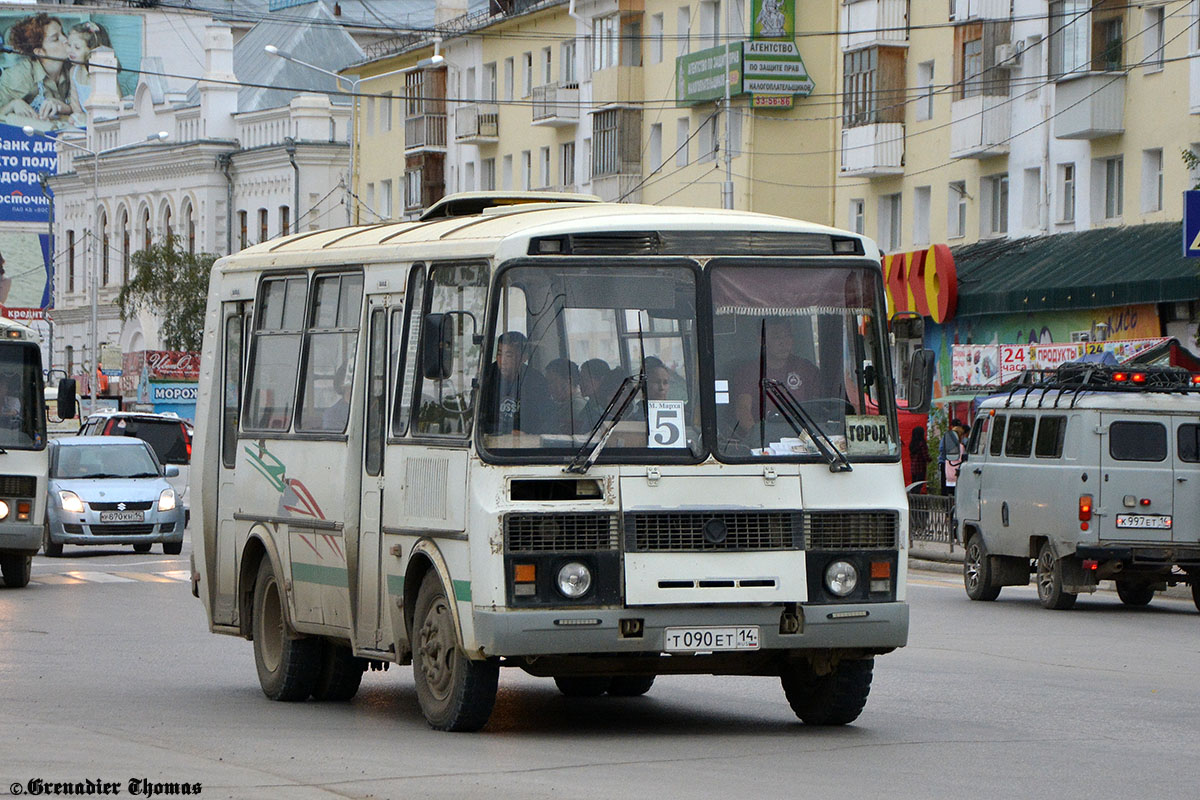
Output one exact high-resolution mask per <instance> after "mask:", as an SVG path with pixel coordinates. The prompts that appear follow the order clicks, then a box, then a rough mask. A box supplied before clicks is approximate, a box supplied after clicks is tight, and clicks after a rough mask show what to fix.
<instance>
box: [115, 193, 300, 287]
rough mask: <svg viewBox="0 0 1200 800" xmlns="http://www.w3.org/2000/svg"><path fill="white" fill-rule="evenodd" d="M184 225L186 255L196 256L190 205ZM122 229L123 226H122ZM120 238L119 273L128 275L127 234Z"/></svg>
mask: <svg viewBox="0 0 1200 800" xmlns="http://www.w3.org/2000/svg"><path fill="white" fill-rule="evenodd" d="M283 208H285V209H286V208H287V206H283ZM184 225H185V226H187V251H188V255H195V254H196V213H195V209H193V208H192V206H191V204H190V203H189V204H188V207H187V216H186V217H185V218H184ZM122 227H124V226H122ZM122 238H123V240H124V241H123V242H122V246H121V258H122V264H121V272H122V273H125V274H128V268H127V267H126V266H125V264H124V259H125V255H126V253H128V251H129V234H127V233H124V234H123V237H122Z"/></svg>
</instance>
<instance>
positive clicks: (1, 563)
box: [0, 553, 33, 589]
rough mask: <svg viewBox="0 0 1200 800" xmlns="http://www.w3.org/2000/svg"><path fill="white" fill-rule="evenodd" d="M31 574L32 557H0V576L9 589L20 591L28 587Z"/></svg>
mask: <svg viewBox="0 0 1200 800" xmlns="http://www.w3.org/2000/svg"><path fill="white" fill-rule="evenodd" d="M32 574H33V556H27V555H25V554H24V553H9V554H8V555H3V556H0V575H3V576H4V585H5V586H7V587H8V588H10V589H21V588H23V587H25V586H28V585H29V578H30V576H31V575H32Z"/></svg>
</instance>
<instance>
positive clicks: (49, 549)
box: [42, 522, 63, 558]
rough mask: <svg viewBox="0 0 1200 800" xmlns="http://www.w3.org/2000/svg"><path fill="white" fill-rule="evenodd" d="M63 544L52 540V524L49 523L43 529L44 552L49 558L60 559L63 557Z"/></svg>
mask: <svg viewBox="0 0 1200 800" xmlns="http://www.w3.org/2000/svg"><path fill="white" fill-rule="evenodd" d="M62 551H63V546H62V542H56V541H54V540H53V539H51V538H50V523H49V522H47V523H46V524H45V526H44V527H43V528H42V552H43V553H45V554H46V555H47V556H48V557H49V558H58V557H59V556H61V555H62Z"/></svg>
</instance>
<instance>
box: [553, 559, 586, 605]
mask: <svg viewBox="0 0 1200 800" xmlns="http://www.w3.org/2000/svg"><path fill="white" fill-rule="evenodd" d="M556 583H557V584H558V591H559V593H561V594H562V596H563V597H566V598H567V599H569V600H578V599H579V598H581V597H583V596H584V595H585V594H587V593H588V589H591V588H592V571H591V570H590V569H588V568H587V566H586V565H585V564H580V563H579V562H578V561H572V562H570V563H568V564H563V565H562V568H561V569H559V571H558V579H557V581H556Z"/></svg>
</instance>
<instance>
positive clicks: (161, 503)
mask: <svg viewBox="0 0 1200 800" xmlns="http://www.w3.org/2000/svg"><path fill="white" fill-rule="evenodd" d="M174 508H175V490H174V489H163V490H162V494H160V495H159V496H158V510H159V511H171V510H172V509H174Z"/></svg>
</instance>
